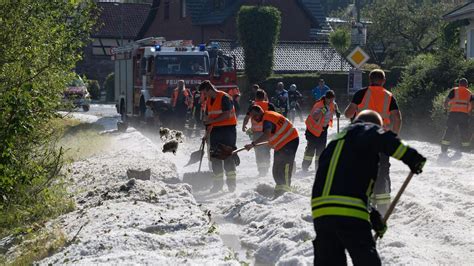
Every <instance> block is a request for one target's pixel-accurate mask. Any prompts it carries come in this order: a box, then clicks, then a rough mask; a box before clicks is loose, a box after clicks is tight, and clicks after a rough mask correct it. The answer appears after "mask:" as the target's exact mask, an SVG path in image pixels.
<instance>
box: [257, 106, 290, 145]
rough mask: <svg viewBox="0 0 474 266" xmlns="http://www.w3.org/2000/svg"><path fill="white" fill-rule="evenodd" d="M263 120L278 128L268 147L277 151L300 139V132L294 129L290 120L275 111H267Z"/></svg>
mask: <svg viewBox="0 0 474 266" xmlns="http://www.w3.org/2000/svg"><path fill="white" fill-rule="evenodd" d="M262 120H263V121H269V122H271V123H273V124H274V125H275V127H276V129H275V133H273V134H272V135H271V136H270V139H269V140H268V145H270V147H272V148H273V149H275V151H278V150H280V149H281V148H283V146H285V145H286V144H287V143H288V142H290V141H292V140H294V139H296V138H298V131H297V130H296V128H294V127H293V125H292V124H291V122H290V120H288V119H287V118H286V117H284V116H283V115H281V114H279V113H277V112H273V111H266V112H265V113H264V114H263V119H262Z"/></svg>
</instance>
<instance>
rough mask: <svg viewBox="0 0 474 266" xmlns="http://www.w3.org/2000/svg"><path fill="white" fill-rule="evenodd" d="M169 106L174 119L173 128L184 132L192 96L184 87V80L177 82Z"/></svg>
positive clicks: (191, 105)
mask: <svg viewBox="0 0 474 266" xmlns="http://www.w3.org/2000/svg"><path fill="white" fill-rule="evenodd" d="M171 106H172V107H173V114H174V117H175V119H174V128H175V129H177V130H184V125H185V123H186V115H187V113H188V111H189V110H191V108H192V107H193V96H192V94H191V91H190V90H189V89H188V88H186V87H185V85H184V80H179V81H178V87H176V88H175V89H174V91H173V94H172V95H171Z"/></svg>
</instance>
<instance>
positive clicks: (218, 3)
mask: <svg viewBox="0 0 474 266" xmlns="http://www.w3.org/2000/svg"><path fill="white" fill-rule="evenodd" d="M224 7H225V0H214V10H219V9H223V8H224Z"/></svg>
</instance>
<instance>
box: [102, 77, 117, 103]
mask: <svg viewBox="0 0 474 266" xmlns="http://www.w3.org/2000/svg"><path fill="white" fill-rule="evenodd" d="M102 88H104V90H105V95H106V96H105V99H106V101H108V102H112V101H114V100H115V75H114V72H112V73H110V74H109V75H107V77H106V78H105V81H104V85H102Z"/></svg>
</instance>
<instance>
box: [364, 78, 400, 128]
mask: <svg viewBox="0 0 474 266" xmlns="http://www.w3.org/2000/svg"><path fill="white" fill-rule="evenodd" d="M391 101H392V93H391V92H389V91H388V90H386V89H384V87H382V86H369V87H368V89H367V91H366V93H365V95H364V98H363V99H362V102H361V103H360V104H359V105H358V106H357V107H358V112H360V111H363V110H373V111H376V112H377V113H379V114H380V116H382V119H383V125H384V128H388V127H389V126H390V124H391V121H390V103H391Z"/></svg>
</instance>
